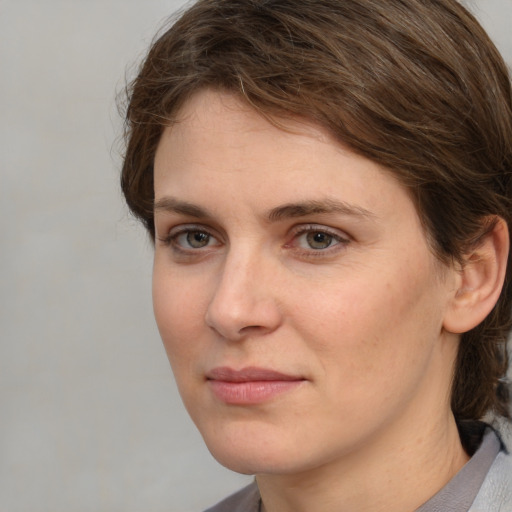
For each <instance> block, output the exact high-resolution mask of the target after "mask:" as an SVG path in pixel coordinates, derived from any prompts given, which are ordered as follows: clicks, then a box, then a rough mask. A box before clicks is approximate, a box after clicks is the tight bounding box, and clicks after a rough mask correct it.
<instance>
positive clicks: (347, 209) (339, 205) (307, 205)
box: [268, 198, 377, 222]
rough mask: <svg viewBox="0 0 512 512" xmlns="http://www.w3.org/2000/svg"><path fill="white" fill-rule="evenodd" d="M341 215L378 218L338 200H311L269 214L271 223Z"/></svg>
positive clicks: (286, 205)
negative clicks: (317, 215)
mask: <svg viewBox="0 0 512 512" xmlns="http://www.w3.org/2000/svg"><path fill="white" fill-rule="evenodd" d="M328 213H339V214H342V215H348V216H351V217H356V218H361V219H369V220H372V219H375V218H376V217H377V216H376V215H375V214H374V213H373V212H371V211H370V210H366V209H365V208H361V207H360V206H355V205H352V204H349V203H346V202H345V201H339V200H337V199H330V198H329V199H323V200H311V201H304V202H299V203H290V204H285V205H282V206H278V207H276V208H273V209H272V210H270V212H269V213H268V219H269V221H270V222H276V221H279V220H282V219H286V218H296V217H306V216H308V215H311V214H328Z"/></svg>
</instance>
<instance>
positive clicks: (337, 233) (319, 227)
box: [290, 223, 352, 240]
mask: <svg viewBox="0 0 512 512" xmlns="http://www.w3.org/2000/svg"><path fill="white" fill-rule="evenodd" d="M310 231H318V232H322V233H327V234H329V235H332V236H334V237H337V238H340V239H346V240H350V239H351V238H352V237H351V236H350V235H349V234H348V233H347V232H346V231H344V230H342V229H338V228H333V227H330V226H325V225H323V224H315V223H306V224H299V225H296V226H294V227H293V228H292V229H291V230H290V233H291V234H292V235H294V236H297V235H300V234H302V233H307V232H310Z"/></svg>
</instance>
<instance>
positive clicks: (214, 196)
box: [153, 91, 467, 512]
mask: <svg viewBox="0 0 512 512" xmlns="http://www.w3.org/2000/svg"><path fill="white" fill-rule="evenodd" d="M286 123H287V128H289V130H286V131H284V130H282V129H279V128H277V127H275V126H273V125H272V124H270V123H269V122H268V121H266V120H265V119H263V118H262V117H261V116H260V115H258V114H257V113H256V112H255V111H253V110H251V109H250V108H249V107H247V106H246V105H244V104H243V103H241V102H240V101H239V100H238V99H237V98H236V97H234V96H232V95H230V94H227V93H220V92H215V91H202V92H199V93H197V94H196V95H194V96H193V97H192V98H191V99H190V100H189V101H188V102H187V103H186V104H185V105H184V106H183V108H182V110H181V112H180V122H179V123H177V124H175V125H174V126H172V127H168V128H166V130H165V131H164V133H163V135H162V138H161V141H160V144H159V146H158V150H157V153H156V158H155V203H156V209H155V229H156V237H157V240H156V246H155V259H154V279H153V301H154V310H155V316H156V320H157V324H158V327H159V330H160V334H161V336H162V339H163V342H164V345H165V348H166V350H167V354H168V356H169V360H170V362H171V366H172V369H173V372H174V374H175V377H176V381H177V384H178V387H179V390H180V393H181V396H182V398H183V401H184V404H185V406H186V408H187V410H188V412H189V413H190V415H191V417H192V419H193V420H194V422H195V423H196V425H197V427H198V429H199V430H200V432H201V434H202V435H203V437H204V440H205V442H206V444H207V446H208V448H209V449H210V451H211V452H212V454H213V455H214V456H215V457H216V458H217V459H218V460H219V462H221V463H222V464H224V465H225V466H227V467H229V468H231V469H233V470H235V471H238V472H242V473H248V474H256V475H257V481H258V485H259V487H260V491H261V494H262V499H263V503H264V507H265V509H266V510H267V512H277V511H279V512H286V511H292V510H293V511H295V512H297V511H302V510H304V511H305V510H316V511H325V512H327V511H331V510H332V511H334V510H336V511H338V512H340V511H342V512H343V511H349V510H350V511H353V510H358V511H363V512H364V511H370V510H371V511H380V510H382V511H384V510H386V511H389V510H393V511H395V512H399V511H404V512H405V511H411V510H414V509H415V508H417V507H418V506H420V505H421V504H422V503H424V502H425V501H427V500H428V499H429V498H430V497H431V496H432V495H433V494H435V493H436V492H437V491H438V490H439V489H440V488H442V487H443V486H444V485H445V484H446V482H447V481H448V480H449V479H450V478H451V477H452V476H453V475H454V474H455V473H456V472H457V471H458V470H459V469H460V468H461V467H462V465H463V464H464V463H465V462H466V461H467V455H466V454H465V453H464V451H463V449H462V447H461V444H460V440H459V437H458V433H457V429H456V426H455V422H454V419H453V416H452V413H451V411H450V404H449V390H450V383H451V379H452V375H453V365H454V361H455V356H456V352H457V346H458V342H459V336H458V335H457V334H453V333H451V332H448V330H447V329H446V328H445V321H446V318H448V317H449V316H450V314H451V313H452V309H453V306H452V305H453V300H454V297H455V296H456V294H457V289H458V288H459V286H460V273H459V272H457V271H456V270H455V269H452V268H448V267H446V266H443V265H442V264H441V263H439V262H438V261H437V259H436V258H435V257H434V256H433V254H432V252H431V250H430V249H429V247H428V244H427V241H426V238H425V234H424V232H423V229H422V227H421V224H420V220H419V218H418V215H417V212H416V210H415V208H414V205H413V203H412V201H411V199H410V197H409V195H408V193H407V191H406V190H405V189H404V187H402V186H401V185H400V184H399V183H398V182H397V181H396V179H395V178H394V177H393V176H392V175H391V174H390V173H389V172H387V171H386V170H385V169H383V168H381V167H379V166H378V165H377V164H375V163H374V162H372V161H370V160H368V159H366V158H363V157H361V156H358V155H356V154H354V153H352V152H351V151H349V150H347V149H346V148H344V147H343V146H341V145H340V144H339V143H336V142H334V141H333V140H332V138H331V137H330V136H329V134H327V133H326V132H325V131H324V130H323V129H321V128H319V127H317V126H315V125H311V124H309V123H307V122H300V121H294V120H288V121H286ZM184 203H185V204H184ZM290 205H294V206H293V207H291V206H290ZM297 205H300V208H299V207H297ZM312 205H313V206H314V208H311V206H312ZM328 244H330V245H328ZM218 367H229V368H232V369H234V370H239V369H242V368H246V367H260V368H266V369H271V370H274V371H279V372H281V373H283V374H286V375H291V376H294V377H295V378H297V379H299V382H298V384H297V385H296V386H293V387H292V388H291V389H289V390H287V391H286V392H283V393H278V394H277V395H276V396H272V397H271V398H270V399H268V400H264V401H263V402H262V403H256V404H251V403H248V404H230V403H225V402H223V401H222V400H220V399H219V398H218V396H216V394H215V393H214V392H213V391H212V386H211V381H210V380H209V379H208V375H209V372H211V370H212V369H213V368H218Z"/></svg>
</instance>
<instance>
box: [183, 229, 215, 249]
mask: <svg viewBox="0 0 512 512" xmlns="http://www.w3.org/2000/svg"><path fill="white" fill-rule="evenodd" d="M212 239H213V240H215V239H214V238H213V237H212V236H211V235H210V233H207V232H206V231H192V230H191V231H184V232H182V233H179V234H178V235H176V236H175V237H174V242H175V243H176V244H177V245H179V246H181V247H184V248H192V249H202V248H203V247H207V246H208V245H210V242H211V241H212Z"/></svg>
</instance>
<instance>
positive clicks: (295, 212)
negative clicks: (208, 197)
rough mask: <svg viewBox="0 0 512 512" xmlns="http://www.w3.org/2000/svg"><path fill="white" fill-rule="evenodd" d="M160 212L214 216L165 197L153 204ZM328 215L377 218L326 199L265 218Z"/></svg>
mask: <svg viewBox="0 0 512 512" xmlns="http://www.w3.org/2000/svg"><path fill="white" fill-rule="evenodd" d="M160 211H163V212H170V213H177V214H181V215H186V216H187V217H194V218H196V219H209V218H213V217H214V215H212V214H211V213H210V212H209V211H208V210H206V209H204V208H201V207H200V206H197V205H195V204H193V203H189V202H187V201H181V200H179V199H176V198H174V197H167V196H166V197H162V198H161V199H159V200H158V201H156V202H155V205H154V212H155V213H157V212H160ZM330 213H338V214H342V215H347V216H350V217H355V218H360V219H368V220H374V219H375V218H376V217H377V216H376V215H375V214H374V213H373V212H371V211H369V210H367V209H365V208H362V207H360V206H355V205H351V204H349V203H346V202H344V201H339V200H337V199H331V198H327V199H322V200H310V201H301V202H298V203H288V204H284V205H281V206H277V207H275V208H272V209H271V210H269V211H268V212H267V214H266V218H267V219H268V221H269V222H278V221H280V220H284V219H290V218H299V217H307V216H308V215H312V214H317V215H318V214H330Z"/></svg>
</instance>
